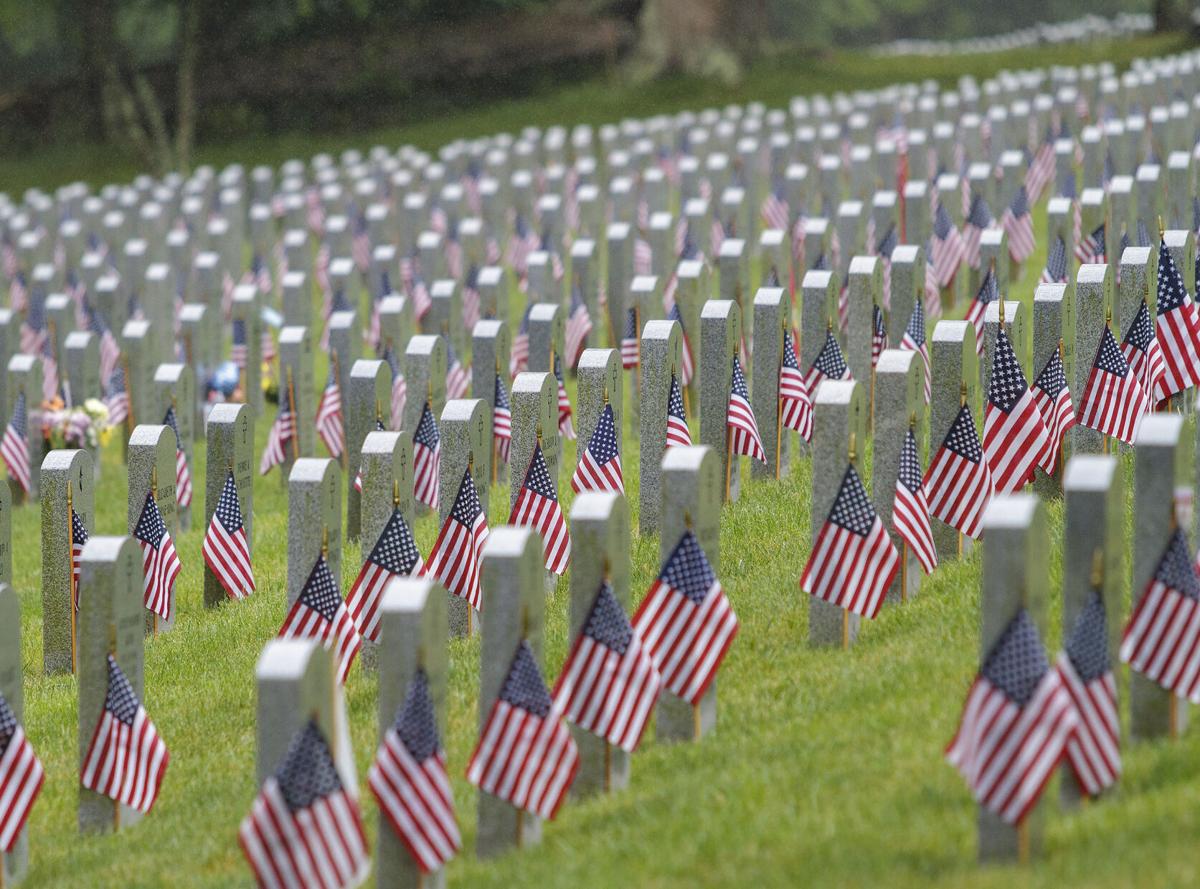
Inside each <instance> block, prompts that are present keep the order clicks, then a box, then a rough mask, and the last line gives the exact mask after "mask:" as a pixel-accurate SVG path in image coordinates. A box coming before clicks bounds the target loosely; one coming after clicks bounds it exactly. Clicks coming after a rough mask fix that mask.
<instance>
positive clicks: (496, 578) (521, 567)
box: [475, 375, 545, 858]
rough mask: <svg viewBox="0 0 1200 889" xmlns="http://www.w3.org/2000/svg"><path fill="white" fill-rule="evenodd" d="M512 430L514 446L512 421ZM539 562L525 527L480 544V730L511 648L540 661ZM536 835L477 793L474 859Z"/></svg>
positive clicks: (537, 828) (514, 814) (535, 825)
mask: <svg viewBox="0 0 1200 889" xmlns="http://www.w3.org/2000/svg"><path fill="white" fill-rule="evenodd" d="M539 376H542V375H539ZM518 379H519V377H518ZM513 432H514V439H513V444H514V445H515V444H516V437H515V433H516V426H515V424H514V427H513ZM543 564H544V561H543V557H542V543H541V540H540V539H539V537H538V535H537V533H536V532H534V531H531V530H530V529H528V528H513V527H508V526H504V527H499V528H493V529H492V531H491V533H490V534H489V535H488V539H487V543H485V544H484V547H483V557H482V559H481V566H480V574H481V587H482V589H483V601H484V602H485V603H486V606H485V608H484V609H483V614H482V629H483V633H482V635H483V639H482V644H481V645H480V671H479V730H480V731H482V730H483V727H484V725H485V724H486V723H487V718H488V715H489V714H490V713H491V710H492V706H493V705H494V704H495V702H496V699H497V698H498V697H499V696H500V688H501V686H502V684H503V683H504V680H505V678H506V676H507V675H508V671H509V667H510V666H511V665H512V660H513V655H514V654H515V653H516V650H517V646H518V645H519V644H520V643H521V642H522V641H525V642H527V643H528V644H529V647H530V649H532V651H533V655H534V657H535V658H536V659H537V660H538V662H539V663H540V662H541V660H542V621H543V614H544V612H545V588H544V585H543V578H542V575H543V573H544V569H543ZM541 835H542V823H541V819H540V818H537V817H536V816H534V815H531V814H529V813H527V812H519V810H517V809H516V808H515V807H513V806H512V805H510V804H509V803H507V802H504V801H502V800H501V799H499V798H498V797H495V796H492V795H491V794H489V793H486V792H484V791H482V790H481V791H479V805H478V829H477V833H476V838H475V852H476V854H477V855H478V856H479V857H480V858H493V857H495V856H496V855H499V854H500V853H502V852H504V851H506V850H508V849H510V848H512V847H513V846H516V847H518V848H520V847H522V846H527V845H532V844H534V843H537V842H540V840H541Z"/></svg>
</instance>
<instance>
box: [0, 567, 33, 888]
mask: <svg viewBox="0 0 1200 889" xmlns="http://www.w3.org/2000/svg"><path fill="white" fill-rule="evenodd" d="M22 679H23V676H22V671H21V599H20V596H18V595H17V591H16V590H14V589H13V588H12V586H11V585H10V584H9V581H7V580H4V581H0V695H3V697H4V700H5V701H6V702H7V703H8V706H9V709H11V710H12V713H13V716H14V717H15V718H16V720H17V724H18V725H23V724H24V723H25V694H24V690H23V688H22ZM12 843H13V845H12V848H11V849H10V850H9V851H8V852H0V883H3V884H4V885H5V886H16V885H17V884H18V883H20V882H21V881H22V880H23V879H24V877H25V874H26V871H27V870H28V869H29V831H28V830H27V829H26V828H24V827H23V828H22V829H21V831H20V832H19V833H18V834H17V835H16V836H15V837H14V838H13V839H12Z"/></svg>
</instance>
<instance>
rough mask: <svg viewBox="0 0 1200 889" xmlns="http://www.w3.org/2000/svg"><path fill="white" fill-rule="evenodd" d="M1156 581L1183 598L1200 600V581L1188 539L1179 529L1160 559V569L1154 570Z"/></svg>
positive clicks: (1172, 536)
mask: <svg viewBox="0 0 1200 889" xmlns="http://www.w3.org/2000/svg"><path fill="white" fill-rule="evenodd" d="M1154 579H1155V580H1157V581H1158V582H1159V583H1161V584H1164V585H1165V586H1168V587H1170V588H1171V589H1173V590H1175V592H1177V593H1179V594H1180V595H1181V596H1186V597H1187V598H1189V599H1200V580H1197V579H1196V571H1195V569H1193V568H1192V560H1191V557H1190V556H1189V555H1188V544H1187V538H1186V537H1184V536H1183V532H1182V531H1181V530H1180V529H1178V528H1176V529H1175V533H1174V534H1172V535H1171V540H1170V541H1169V542H1168V543H1167V548H1166V550H1164V551H1163V554H1162V558H1161V559H1159V562H1158V567H1157V568H1155V569H1154Z"/></svg>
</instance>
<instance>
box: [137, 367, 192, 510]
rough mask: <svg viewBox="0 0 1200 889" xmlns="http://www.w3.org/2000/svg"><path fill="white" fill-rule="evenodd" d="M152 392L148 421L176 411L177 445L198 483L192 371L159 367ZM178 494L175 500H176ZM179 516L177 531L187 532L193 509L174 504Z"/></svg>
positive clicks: (155, 374) (189, 471)
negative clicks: (153, 402) (153, 407)
mask: <svg viewBox="0 0 1200 889" xmlns="http://www.w3.org/2000/svg"><path fill="white" fill-rule="evenodd" d="M154 388H155V390H156V391H157V395H158V399H157V400H158V410H157V414H158V417H157V418H156V417H154V415H151V416H150V417H148V418H147V419H158V420H160V421H161V420H162V419H163V418H165V417H166V415H167V411H168V410H169V409H171V408H174V409H175V423H176V425H178V427H179V443H180V444H181V445H183V453H184V456H185V457H186V458H187V465H188V473H189V474H190V475H191V476H192V480H193V482H195V481H197V478H196V476H197V472H196V455H195V441H196V431H195V428H194V426H193V423H194V421H195V413H196V412H195V411H194V410H193V409H192V407H193V405H195V403H196V378H195V375H194V371H193V369H192V368H191V367H190V366H189V365H187V364H160V365H159V366H158V368H157V369H156V370H155V372H154ZM178 493H179V492H178V490H177V491H176V496H178ZM176 512H177V513H178V515H179V527H180V528H182V529H183V530H184V531H186V530H187V529H188V528H190V527H191V524H192V508H191V506H190V504H189V505H188V506H184V505H182V504H176Z"/></svg>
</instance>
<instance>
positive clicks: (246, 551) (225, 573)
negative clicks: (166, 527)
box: [85, 472, 255, 599]
mask: <svg viewBox="0 0 1200 889" xmlns="http://www.w3.org/2000/svg"><path fill="white" fill-rule="evenodd" d="M85 539H86V538H85ZM201 549H202V552H203V554H204V564H206V565H207V566H208V569H209V570H210V571H212V573H213V576H214V577H216V578H217V580H218V581H219V582H220V584H221V586H222V587H224V588H225V592H226V593H227V594H228V595H229V597H230V598H232V599H244V598H245V597H246V596H248V595H250V593H251V592H252V591H253V590H254V588H255V587H254V572H253V569H252V568H251V565H250V544H249V542H248V541H247V539H246V524H245V522H244V521H243V519H242V506H241V503H240V502H239V501H238V491H237V483H236V482H235V481H234V479H233V473H232V472H230V473H227V474H226V476H225V484H224V486H222V488H221V496H220V499H218V500H217V508H216V509H215V510H214V511H213V515H212V520H211V521H210V522H209V523H208V530H207V531H206V532H205V534H204V544H203V546H202V547H201Z"/></svg>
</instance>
